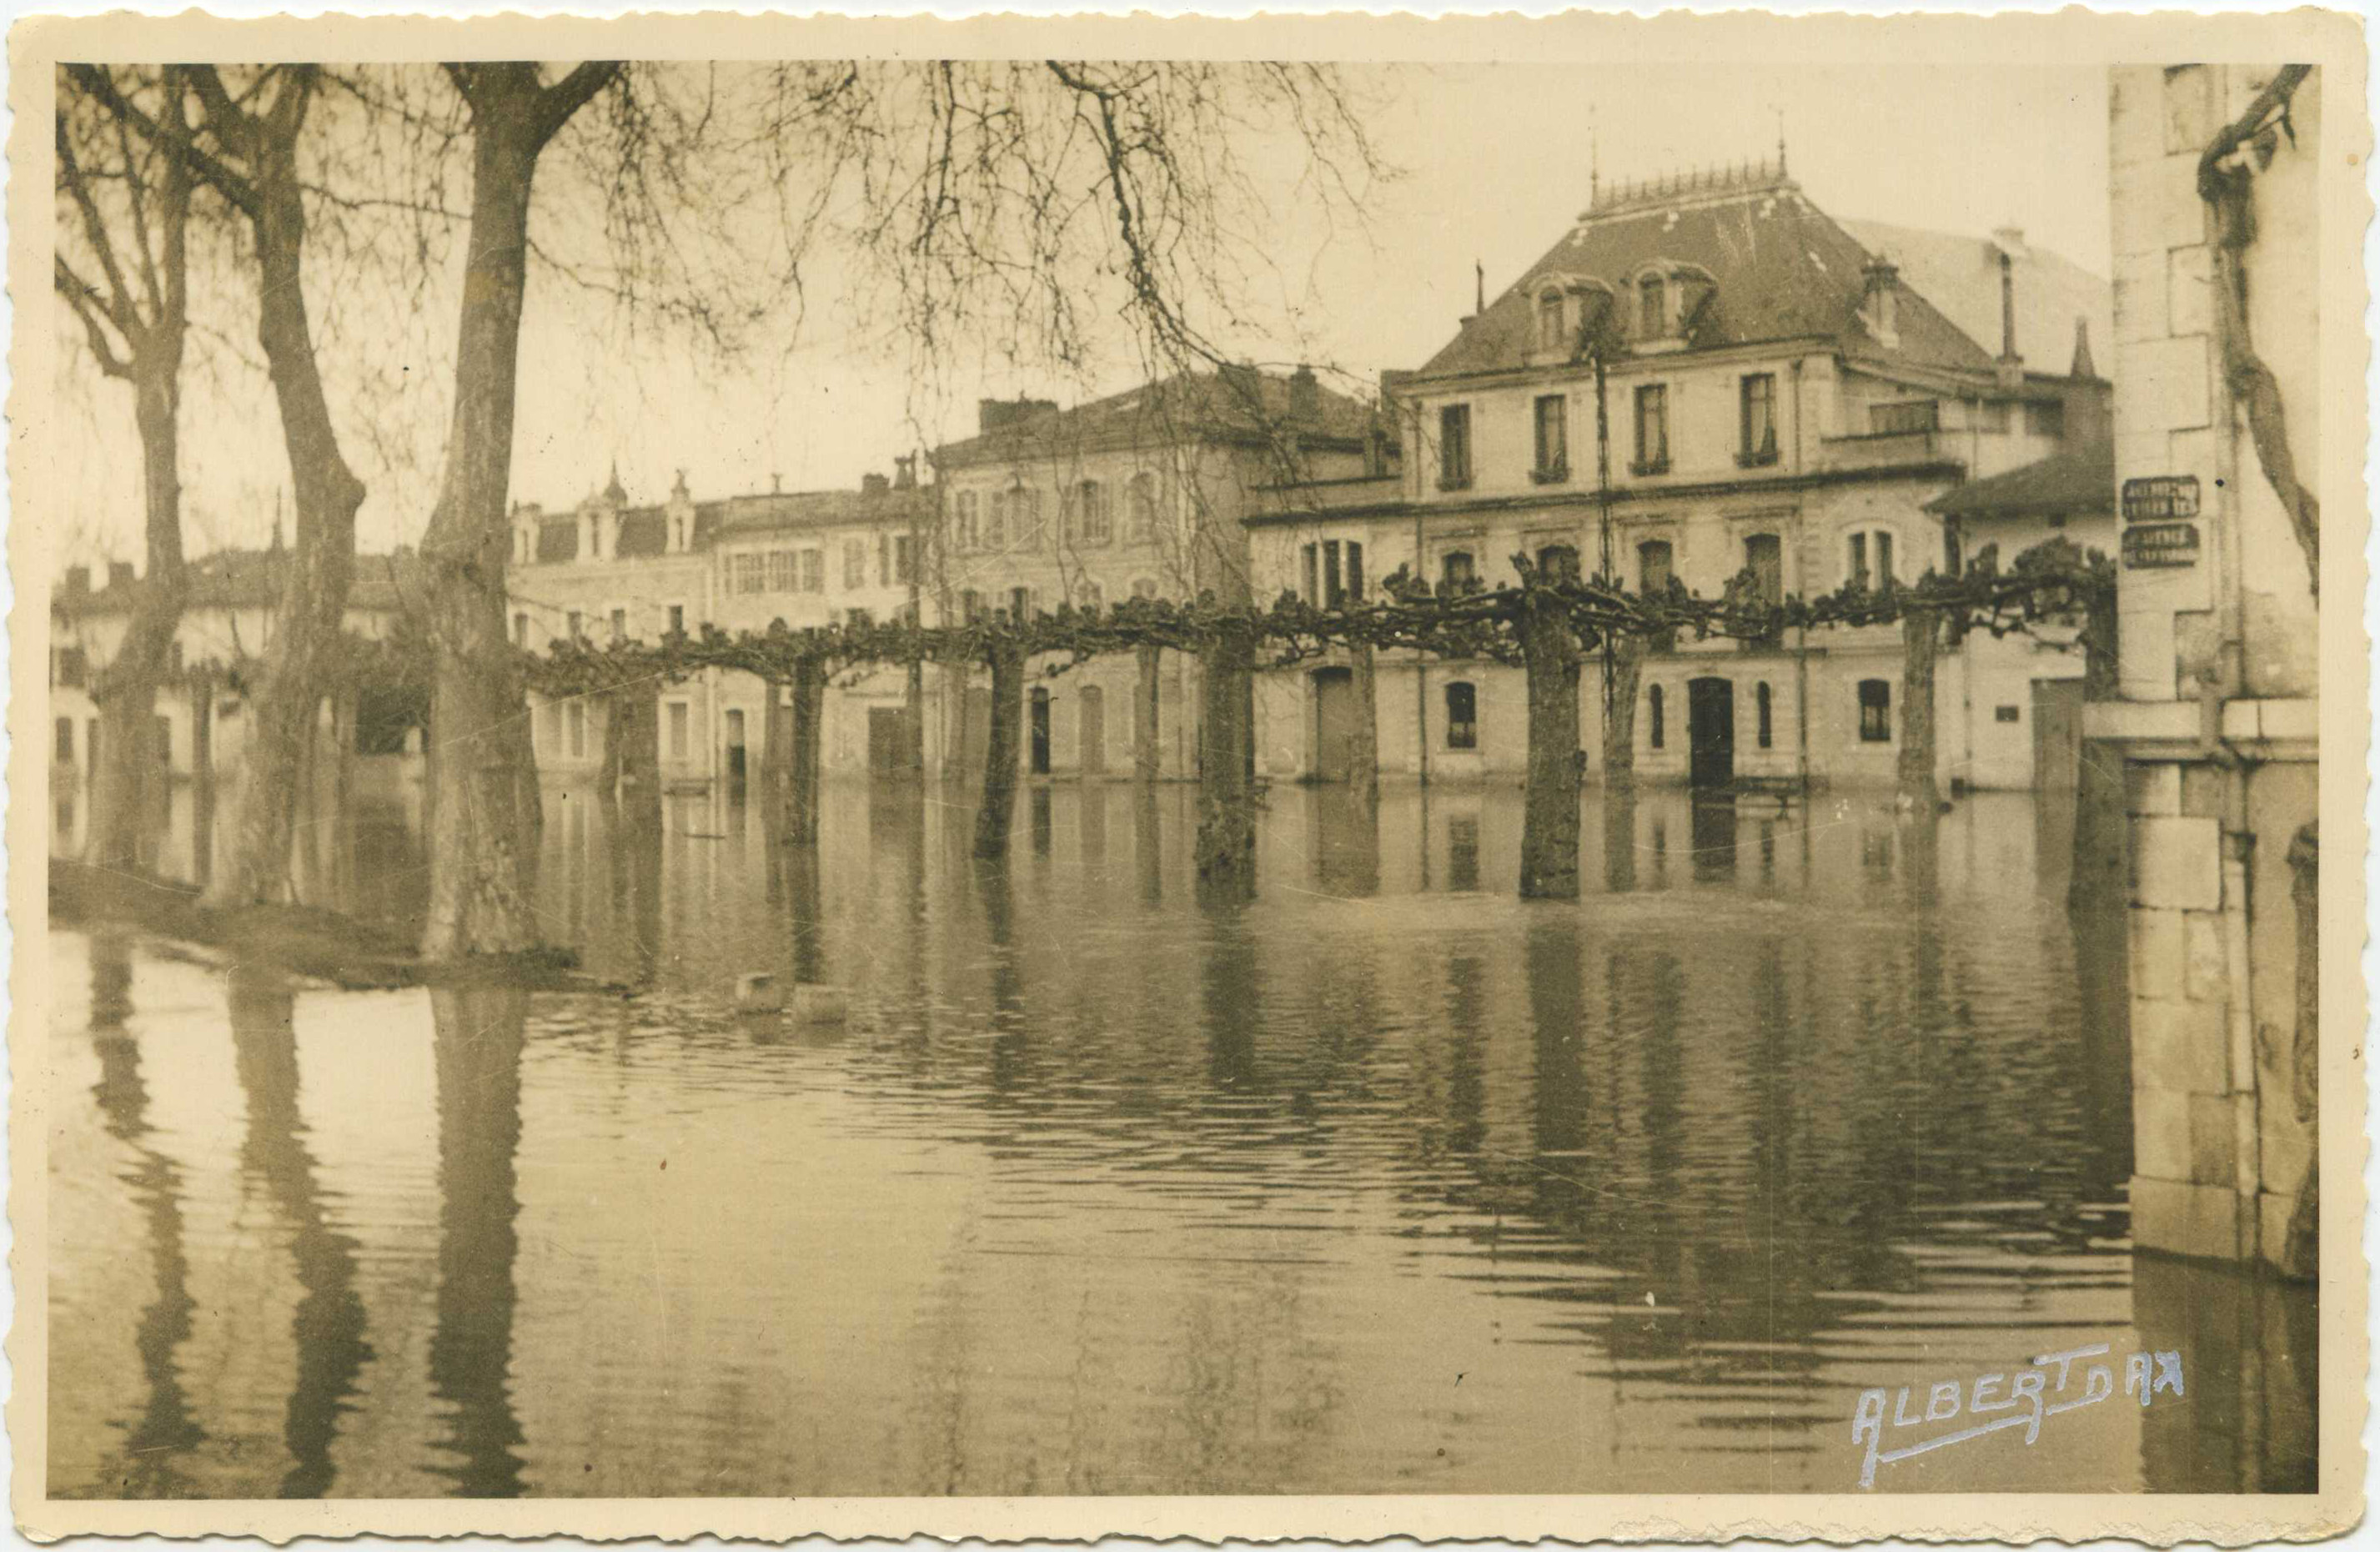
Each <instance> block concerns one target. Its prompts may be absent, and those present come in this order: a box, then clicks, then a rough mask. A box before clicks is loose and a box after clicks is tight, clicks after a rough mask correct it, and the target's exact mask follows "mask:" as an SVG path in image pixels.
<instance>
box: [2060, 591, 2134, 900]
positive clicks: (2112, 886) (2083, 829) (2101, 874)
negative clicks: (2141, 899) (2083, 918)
mask: <svg viewBox="0 0 2380 1552" xmlns="http://www.w3.org/2000/svg"><path fill="white" fill-rule="evenodd" d="M2116 631H2117V624H2116V591H2115V589H2114V588H2112V587H2111V588H2105V589H2102V590H2101V591H2100V592H2099V593H2098V594H2097V595H2096V596H2095V597H2094V598H2093V600H2092V601H2091V605H2090V612H2089V615H2088V618H2087V619H2086V620H2085V622H2084V624H2083V705H2084V706H2085V707H2086V708H2087V707H2089V706H2092V705H2094V704H2096V703H2098V702H2101V701H2109V700H2114V699H2115V698H2116V695H2117V681H2116V643H2117V635H2116ZM2087 714H2088V713H2087V711H2086V712H2085V715H2087ZM2125 823H2126V821H2125V817H2124V751H2123V746H2121V745H2120V744H2112V743H2108V742H2106V741H2104V740H2101V739H2095V738H2086V739H2084V740H2083V751H2082V761H2081V763H2080V764H2079V765H2078V766H2077V767H2076V768H2075V779H2074V857H2073V869H2072V872H2071V873H2070V876H2069V877H2068V879H2067V886H2066V903H2067V906H2068V908H2069V909H2070V910H2091V911H2116V912H2121V911H2122V910H2123V909H2124V888H2125V885H2124V852H2125V835H2124V829H2125Z"/></svg>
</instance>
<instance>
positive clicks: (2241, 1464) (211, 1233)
mask: <svg viewBox="0 0 2380 1552" xmlns="http://www.w3.org/2000/svg"><path fill="white" fill-rule="evenodd" d="M956 799H957V792H956V789H949V790H947V791H946V790H945V789H942V788H941V787H938V786H929V787H927V788H925V789H924V790H922V791H921V790H919V789H918V788H917V787H915V786H898V785H890V784H887V785H880V786H877V787H874V788H870V787H868V786H867V785H865V784H832V785H831V790H830V792H829V794H828V809H827V813H828V820H827V826H826V835H825V839H824V843H823V844H822V846H821V848H820V851H819V853H818V855H817V856H816V857H815V859H812V858H810V857H808V856H807V855H806V854H802V853H798V852H790V851H786V850H784V849H783V848H779V847H777V846H774V845H772V844H771V843H770V842H769V839H768V838H767V836H766V835H764V833H763V831H762V826H761V823H760V818H759V812H758V810H757V808H751V807H747V806H744V805H742V804H741V803H737V802H733V801H730V800H729V799H728V798H726V797H725V796H723V795H722V794H712V793H702V794H686V795H676V796H673V797H671V798H670V799H669V800H668V803H667V806H666V809H665V813H664V817H663V822H662V827H661V828H660V830H659V831H644V832H641V833H623V832H621V831H620V830H619V828H618V827H617V825H616V824H615V823H614V821H613V816H612V815H610V814H608V813H607V812H606V810H605V809H604V808H602V807H601V806H599V805H596V804H594V803H592V802H590V801H589V799H588V798H587V797H585V796H584V795H583V794H571V793H568V792H566V791H565V790H564V789H561V788H549V789H548V791H547V794H546V813H547V821H546V831H545V838H544V855H543V867H542V875H541V878H540V894H541V898H542V902H543V908H544V911H545V920H546V929H547V934H548V936H549V938H550V939H551V940H554V941H557V942H564V943H569V944H573V945H576V946H577V948H578V949H579V950H580V951H581V952H582V956H583V964H584V967H585V968H586V969H587V970H589V972H591V973H592V974H594V975H596V976H601V977H603V978H604V979H605V980H607V981H610V982H613V983H616V984H617V985H618V987H619V988H620V989H618V990H617V991H615V992H611V993H606V994H601V995H569V996H563V995H538V996H534V997H530V996H526V995H524V994H521V993H519V992H516V991H512V990H506V989H489V988H474V989H465V990H439V991H429V990H411V991H404V992H379V993H345V992H339V991H335V990H331V989H326V988H321V987H318V986H311V985H296V986H293V985H291V984H288V983H286V982H285V981H283V980H281V979H279V978H277V977H276V976H273V975H270V974H265V973H260V972H255V971H249V970H241V969H230V968H226V967H225V966H223V965H220V964H215V963H212V962H210V961H209V960H207V959H205V958H202V957H198V956H195V955H193V954H192V953H190V952H188V951H184V950H180V949H176V947H174V946H172V945H168V944H164V943H161V942H156V941H152V940H140V939H138V938H133V937H128V936H125V935H122V934H118V933H114V932H106V933H101V934H97V935H91V934H85V933H79V932H66V931H60V932H57V933H55V934H54V935H53V937H52V940H51V943H50V948H49V952H50V954H51V962H52V965H53V968H54V971H55V987H56V988H57V993H56V997H55V1009H54V1012H53V1016H52V1022H51V1026H50V1028H49V1030H48V1031H47V1038H48V1052H47V1055H48V1059H49V1061H50V1063H51V1069H50V1070H51V1072H52V1073H53V1081H52V1083H51V1085H50V1092H51V1094H52V1096H53V1100H54V1109H53V1114H52V1116H51V1117H50V1125H51V1129H52V1130H51V1137H50V1168H51V1175H50V1183H49V1191H50V1205H49V1206H50V1213H51V1221H52V1222H53V1223H54V1224H55V1225H56V1226H57V1231H56V1235H55V1263H54V1266H53V1267H52V1273H51V1284H50V1291H49V1297H50V1307H51V1315H52V1325H51V1346H50V1352H49V1363H50V1365H51V1367H50V1394H51V1397H52V1413H51V1434H50V1439H49V1446H50V1457H49V1466H48V1470H49V1477H50V1483H51V1486H52V1490H53V1492H55V1493H57V1494H61V1495H65V1494H81V1495H91V1496H100V1497H121V1496H131V1495H165V1496H232V1497H274V1496H286V1495H313V1494H335V1495H359V1496H372V1497H404V1496H419V1495H447V1494H461V1495H475V1496H476V1495H504V1494H519V1493H530V1494H548V1495H552V1494H589V1495H605V1496H630V1495H634V1496H653V1495H672V1496H675V1495H705V1494H721V1495H766V1496H778V1495H811V1496H818V1495H876V1494H898V1495H910V1494H945V1493H948V1494H969V1495H1009V1494H1037V1493H1115V1494H1193V1493H1290V1492H1335V1493H1347V1492H1355V1493H1365V1492H1449V1491H1459V1492H1512V1493H1610V1492H1647V1491H1693V1492H1771V1491H1781V1492H1793V1491H1826V1492H1836V1491H1850V1490H1852V1489H1853V1488H1854V1487H1855V1485H1856V1481H1857V1476H1858V1472H1859V1466H1860V1459H1861V1449H1860V1448H1859V1447H1858V1446H1856V1445H1854V1443H1853V1441H1852V1426H1851V1423H1852V1414H1853V1411H1854V1408H1855V1405H1856V1403H1857V1400H1858V1397H1859V1394H1860V1392H1861V1391H1862V1390H1863V1389H1865V1388H1871V1387H1899V1386H1902V1385H1910V1386H1913V1387H1923V1386H1925V1385H1927V1384H1930V1383H1931V1382H1934V1381H1938V1380H1943V1379H1957V1380H1961V1381H1965V1380H1969V1379H1972V1378H1973V1376H1981V1375H1986V1374H1992V1373H1997V1372H2001V1371H2006V1370H2010V1369H2012V1368H2014V1367H2016V1366H2018V1365H2022V1364H2026V1363H2028V1362H2029V1360H2030V1359H2031V1358H2032V1357H2033V1356H2034V1354H2038V1353H2043V1352H2054V1351H2058V1350H2064V1349H2071V1348H2076V1347H2081V1346H2084V1345H2088V1344H2094V1343H2098V1342H2107V1343H2109V1344H2111V1348H2112V1351H2113V1352H2114V1353H2115V1354H2117V1355H2118V1358H2119V1361H2120V1357H2121V1355H2123V1354H2126V1353H2129V1352H2132V1351H2134V1350H2135V1349H2138V1348H2143V1347H2145V1348H2152V1349H2156V1350H2171V1351H2176V1352H2180V1354H2181V1357H2182V1362H2183V1364H2184V1365H2185V1367H2186V1372H2187V1390H2186V1395H2185V1396H2184V1397H2182V1398H2175V1397H2173V1396H2170V1395H2160V1396H2158V1397H2157V1398H2156V1402H2155V1406H2154V1407H2153V1408H2151V1409H2148V1410H2143V1408H2141V1407H2140V1406H2139V1405H2137V1404H2135V1403H2134V1402H2132V1401H2131V1400H2128V1399H2126V1398H2124V1397H2123V1396H2122V1395H2120V1394H2119V1396H2118V1397H2117V1398H2116V1399H2115V1400H2113V1401H2112V1402H2109V1403H2107V1404H2102V1405H2096V1406H2093V1407H2090V1408H2087V1409H2084V1410H2081V1411H2077V1412H2075V1413H2070V1414H2068V1415H2064V1416H2059V1417H2056V1418H2052V1419H2050V1420H2048V1422H2047V1423H2046V1425H2045V1427H2044V1428H2043V1430H2042V1434H2041V1437H2040V1439H2039V1441H2038V1442H2037V1443H2034V1444H2030V1445H2028V1444H2027V1443H2025V1442H2024V1439H2023V1435H2022V1431H2008V1432H2001V1433H1998V1434H1995V1435H1992V1436H1989V1437H1985V1438H1981V1439H1978V1440H1976V1441H1974V1442H1972V1443H1967V1444H1962V1445H1960V1446H1957V1447H1956V1448H1951V1449H1941V1450H1938V1451H1936V1452H1934V1453H1930V1454H1926V1455H1923V1456H1920V1457H1917V1458H1915V1459H1913V1460H1909V1461H1903V1462H1900V1463H1897V1464H1892V1465H1888V1466H1887V1467H1885V1468H1884V1469H1883V1470H1882V1472H1881V1473H1880V1474H1879V1477H1878V1481H1877V1487H1878V1490H1881V1491H1895V1490H1950V1489H1955V1490H1977V1489H1994V1490H2015V1491H2030V1490H2042V1491H2048V1490H2059V1491H2078V1490H2079V1491H2105V1490H2109V1489H2119V1490H2123V1489H2145V1490H2153V1491H2175V1490H2186V1491H2201V1492H2230V1491H2274V1490H2284V1491H2306V1490H2310V1489H2311V1486H2312V1484H2313V1459H2314V1436H2313V1403H2314V1395H2313V1383H2314V1380H2313V1376H2314V1373H2315V1365H2314V1347H2313V1342H2314V1339H2313V1303H2312V1298H2311V1295H2310V1293H2309V1292H2308V1291H2304V1290H2301V1289H2295V1288H2289V1287H2284V1286H2282V1285H2280V1284H2277V1283H2274V1282H2271V1281H2266V1280H2262V1279H2255V1278H2253V1277H2248V1276H2243V1275H2239V1274H2235V1273H2232V1272H2229V1271H2226V1270H2219V1269H2212V1268H2207V1267H2192V1266H2186V1265H2182V1264H2180V1263H2176V1262H2173V1261H2170V1260H2166V1259H2162V1258H2158V1257H2152V1256H2144V1255H2143V1256H2136V1255H2134V1254H2133V1253H2132V1251H2131V1248H2130V1243H2129V1241H2128V1238H2127V1234H2128V1227H2127V1219H2126V1209H2125V1190H2126V1181H2127V1178H2128V1175H2129V1171H2130V1167H2131V1159H2130V1151H2131V1122H2130V1118H2129V1113H2128V1105H2129V1077H2128V1072H2129V1054H2128V1052H2127V1051H2126V1050H2125V1049H2123V1045H2122V1041H2121V1037H2120V1035H2119V1034H2110V1033H2109V1031H2110V1027H2111V1026H2110V1025H2109V1024H2108V1022H2107V1017H2106V1013H2107V1001H2108V999H2109V998H2110V997H2111V996H2112V995H2117V994H2119V992H2120V981H2117V982H2114V983H2112V985H2113V988H2114V989H2113V990H2112V991H2111V989H2110V987H2111V983H2110V981H2109V978H2108V977H2107V976H2106V975H2105V974H2095V971H2104V970H2105V968H2106V966H2107V964H2109V963H2112V962H2111V961H2109V960H2108V958H2107V947H2106V945H2105V944H2104V942H2103V941H2100V932H2099V931H2095V932H2091V933H2087V934H2086V935H2085V936H2086V941H2085V942H2084V943H2083V946H2082V948H2081V950H2080V952H2078V945H2077V939H2076V934H2075V930H2074V928H2072V927H2071V926H2070V921H2069V917H2068V915H2067V912H2066V910H2065V906H2064V893H2065V875H2064V872H2063V869H2062V864H2061V858H2062V855H2063V850H2064V846H2065V839H2064V831H2062V829H2061V818H2060V816H2059V815H2058V813H2057V812H2056V811H2055V810H2054V809H2053V808H2050V807H2046V806H2041V805H2037V804H2036V803H2035V802H2034V800H2033V799H2032V798H2030V797H2027V796H2023V795H2010V794H1984V795H1980V796H1974V797H1970V798H1965V799H1962V800H1961V801H1960V802H1959V803H1958V804H1957V806H1956V807H1955V808H1954V810H1953V811H1952V812H1951V813H1949V814H1948V815H1946V816H1943V817H1942V818H1939V819H1938V820H1937V821H1919V820H1913V819H1911V818H1907V817H1905V816H1899V815H1896V814H1895V813H1894V812H1893V811H1892V810H1891V808H1890V806H1888V804H1880V803H1878V802H1877V800H1876V798H1875V797H1874V796H1872V795H1868V794H1861V795H1857V796H1851V797H1840V798H1839V797H1836V796H1831V795H1830V796H1822V797H1820V798H1819V799H1817V800H1816V801H1815V805H1814V806H1813V807H1811V808H1804V807H1803V806H1800V805H1799V804H1796V805H1795V806H1792V807H1791V808H1790V809H1784V810H1780V809H1779V807H1778V806H1776V805H1775V804H1774V803H1773V802H1768V801H1765V800H1763V801H1757V802H1755V800H1753V799H1749V798H1747V799H1743V800H1741V801H1740V802H1738V803H1736V804H1734V805H1728V804H1721V805H1718V806H1710V805H1702V806H1697V805H1695V804H1693V803H1691V802H1690V801H1689V800H1688V799H1687V797H1686V795H1685V794H1682V793H1670V792H1648V793H1646V794H1644V795H1642V796H1641V797H1640V798H1639V799H1638V800H1637V801H1636V802H1635V804H1634V805H1633V811H1629V812H1607V811H1606V809H1605V807H1604V805H1603V800H1602V798H1601V796H1600V795H1599V794H1595V793H1589V794H1587V797H1586V799H1585V801H1586V805H1587V814H1586V823H1585V871H1586V879H1587V887H1588V891H1589V892H1588V894H1587V896H1586V898H1585V900H1583V901H1582V902H1579V903H1575V904H1573V903H1523V902H1521V901H1519V900H1517V899H1515V898H1513V897H1512V880H1513V879H1514V877H1515V876H1516V873H1517V868H1518V845H1519V829H1520V802H1519V794H1518V792H1517V791H1508V790H1501V789H1499V790H1494V791H1488V792H1457V791H1448V790H1445V789H1438V788H1433V789H1430V790H1429V791H1428V792H1427V794H1425V793H1422V792H1418V791H1416V790H1415V789H1412V788H1405V789H1403V790H1398V789H1391V790H1390V791H1389V792H1388V793H1387V794H1386V795H1385V796H1384V798H1383V800H1382V802H1381V805H1380V807H1379V809H1378V815H1377V818H1374V817H1372V816H1371V815H1369V814H1368V813H1367V812H1366V810H1363V809H1361V808H1358V807H1356V806H1353V805H1351V804H1349V803H1348V802H1347V801H1346V800H1345V799H1344V795H1343V794H1340V793H1338V792H1336V791H1333V790H1329V789H1297V788H1275V789H1274V790H1273V791H1272V792H1271V794H1269V810H1268V812H1267V814H1266V816H1265V818H1264V822H1263V827H1262V831H1261V840H1260V849H1259V863H1258V875H1259V879H1258V893H1257V899H1256V900H1255V901H1253V902H1252V903H1246V904H1244V905H1238V906H1219V905H1216V904H1213V903H1201V902H1200V901H1199V900H1198V899H1197V898H1196V891H1195V889H1194V887H1193V884H1194V880H1193V879H1192V877H1191V872H1190V867H1189V840H1190V830H1191V826H1192V824H1193V822H1194V814H1195V794H1194V793H1193V792H1191V791H1190V790H1188V789H1184V788H1179V787H1160V788H1158V789H1155V790H1153V791H1149V790H1140V789H1135V788H1133V787H1131V786H1128V785H1123V784H1116V785H1104V786H1103V785H1097V784H1094V785H1088V786H1077V785H1073V784H1059V785H1054V786H1051V785H1042V786H1036V787H1031V788H1028V789H1027V790H1026V791H1025V792H1024V793H1023V794H1020V797H1019V811H1018V814H1017V821H1016V834H1015V845H1014V856H1013V858H1012V860H1011V862H1010V863H1009V864H1008V865H1007V866H1006V867H1002V868H993V869H984V868H980V867H977V866H975V865H973V864H971V862H970V861H969V859H968V856H967V841H968V835H969V825H970V822H971V818H972V815H971V813H970V812H969V810H968V809H967V808H966V807H965V806H962V805H961V804H960V803H959V802H958V801H956ZM417 807H418V799H417V798H416V797H415V796H414V795H413V794H411V793H410V791H409V790H408V789H407V787H406V786H405V785H404V783H403V782H395V783H393V784H391V785H389V786H388V787H386V788H384V789H383V790H382V791H381V793H380V795H379V796H377V797H371V796H369V795H367V796H365V797H360V798H358V799H357V800H356V801H354V802H353V803H352V804H351V805H350V809H349V812H347V813H346V815H344V816H343V817H342V818H341V819H340V821H339V822H338V823H336V824H334V825H330V826H327V827H325V830H324V832H323V834H322V837H320V838H319V844H318V845H317V846H316V847H315V848H314V849H313V850H312V851H310V858H311V863H312V866H314V867H316V868H317V869H318V871H319V874H320V876H321V877H322V878H323V879H328V880H330V883H329V884H328V885H327V886H326V887H329V888H331V889H332V890H333V891H334V892H335V893H336V894H337V895H338V896H339V898H340V899H341V900H342V901H343V903H346V905H347V906H349V907H350V908H352V909H356V910H359V911H364V912H367V913H377V914H385V915H394V916H396V917H399V918H402V917H403V916H404V915H407V913H409V912H413V911H418V910H419V903H420V900H421V896H422V891H421V888H420V879H421V874H420V857H419V840H418V815H417V813H416V809H417ZM193 819H194V816H193V815H192V814H191V813H190V812H189V803H188V794H180V795H179V796H178V797H177V799H176V818H175V839H173V840H172V841H170V842H169V843H168V844H167V846H166V849H165V855H167V857H168V859H169V860H170V859H171V858H174V857H180V858H182V859H184V862H185V864H187V859H188V857H189V856H190V855H192V853H193V836H194V831H195V832H196V834H197V835H198V836H199V839H198V840H197V842H196V844H197V847H198V849H199V850H200V851H203V850H204V849H205V841H204V839H203V833H204V831H205V829H206V827H205V826H203V825H194V823H193ZM2104 930H2105V928H2101V929H2100V931H2104ZM2116 930H2117V932H2118V933H2119V938H2120V930H2121V929H2120V928H2116ZM752 971H773V972H775V973H776V974H777V975H778V976H779V977H780V978H781V980H793V979H799V980H801V981H803V982H806V983H821V984H825V985H830V986H832V987H836V988H843V990H844V993H845V995H846V997H847V1017H846V1019H845V1020H844V1021H843V1022H842V1023H840V1024H831V1025H819V1024H809V1023H804V1022H801V1021H799V1020H796V1019H795V1018H794V1017H792V1016H790V1015H788V1014H771V1015H766V1016H754V1015H747V1014H739V1012H737V1011H736V1009H735V1005H734V990H735V979H736V977H737V976H739V975H743V974H746V973H748V972H752ZM2119 1372H2120V1371H2119ZM1918 1393H1919V1394H1920V1395H1921V1397H1922V1395H1923V1393H1924V1392H1923V1390H1922V1389H1921V1390H1920V1391H1919V1392H1918Z"/></svg>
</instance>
